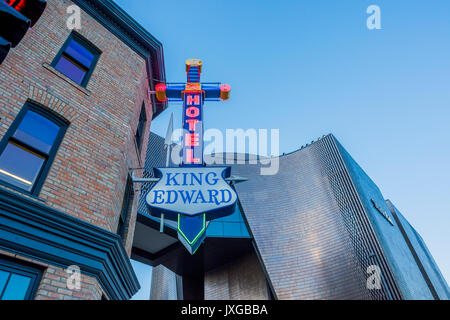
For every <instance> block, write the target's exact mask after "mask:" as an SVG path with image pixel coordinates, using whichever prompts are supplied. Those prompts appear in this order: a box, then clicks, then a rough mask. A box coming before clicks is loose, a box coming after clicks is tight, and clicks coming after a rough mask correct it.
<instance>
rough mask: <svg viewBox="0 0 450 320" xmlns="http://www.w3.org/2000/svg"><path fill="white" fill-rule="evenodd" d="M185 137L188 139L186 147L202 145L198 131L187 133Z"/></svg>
mask: <svg viewBox="0 0 450 320" xmlns="http://www.w3.org/2000/svg"><path fill="white" fill-rule="evenodd" d="M184 139H185V141H186V147H198V146H199V145H200V138H199V134H198V133H186V135H185V137H184Z"/></svg>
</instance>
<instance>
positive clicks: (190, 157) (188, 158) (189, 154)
mask: <svg viewBox="0 0 450 320" xmlns="http://www.w3.org/2000/svg"><path fill="white" fill-rule="evenodd" d="M185 151H186V161H187V163H199V162H200V159H197V158H194V150H192V149H185Z"/></svg>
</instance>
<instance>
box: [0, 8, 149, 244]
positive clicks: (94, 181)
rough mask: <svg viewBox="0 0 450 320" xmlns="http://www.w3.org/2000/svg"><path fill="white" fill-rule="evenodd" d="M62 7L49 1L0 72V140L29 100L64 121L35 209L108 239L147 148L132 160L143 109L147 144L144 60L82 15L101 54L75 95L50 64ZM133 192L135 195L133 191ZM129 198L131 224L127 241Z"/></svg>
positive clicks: (60, 37)
mask: <svg viewBox="0 0 450 320" xmlns="http://www.w3.org/2000/svg"><path fill="white" fill-rule="evenodd" d="M72 4H73V3H72V2H71V1H68V0H50V1H48V5H47V8H46V11H45V12H44V14H43V16H42V17H41V19H40V20H39V21H38V23H37V24H36V25H35V26H34V27H33V29H30V30H29V31H28V33H27V34H26V36H25V37H24V39H23V40H22V42H21V43H20V44H19V45H18V46H17V47H16V48H13V49H11V51H10V53H9V55H8V56H7V58H6V60H5V61H4V62H3V64H2V65H0V81H1V84H2V85H1V86H0V118H1V119H0V139H1V138H2V137H3V135H4V134H5V132H6V131H7V130H8V128H9V127H10V125H11V123H12V121H13V120H14V119H15V117H16V115H17V114H18V112H19V111H20V110H21V108H22V107H23V105H24V104H25V102H26V101H27V100H28V99H30V100H33V101H36V102H38V103H40V104H42V105H43V106H45V107H46V108H49V109H52V110H54V111H55V112H57V113H58V114H60V115H62V116H63V117H65V118H66V119H68V120H69V121H70V126H69V127H68V130H67V132H66V134H65V136H64V140H63V141H62V143H61V146H60V148H59V150H58V153H57V155H56V158H55V160H54V162H53V165H52V167H51V169H50V171H49V173H48V175H47V178H46V181H45V183H44V185H43V188H42V189H41V191H40V194H39V195H38V198H39V199H40V200H39V201H43V202H45V204H46V205H48V206H50V207H53V208H55V209H58V210H61V211H63V212H65V213H67V214H70V215H72V216H75V217H77V218H80V219H82V220H84V221H87V222H89V223H92V224H95V225H96V226H99V227H101V228H104V229H107V230H109V231H112V232H115V231H116V229H117V224H118V218H119V214H120V210H121V206H122V198H123V194H124V190H125V183H126V178H127V173H128V169H129V168H136V167H143V164H144V159H145V153H146V148H147V144H146V143H145V142H144V143H143V144H142V151H141V153H140V155H138V152H137V149H136V146H135V142H134V134H135V132H136V127H137V124H138V119H139V114H140V110H141V105H142V102H145V105H146V110H147V119H148V121H147V128H146V134H145V137H144V141H147V139H148V134H149V131H150V130H149V127H150V119H151V118H152V106H151V102H150V101H149V99H148V96H147V94H146V92H147V89H148V80H147V72H146V65H145V60H144V59H143V58H142V57H140V56H139V55H138V54H137V53H135V52H134V51H133V50H132V49H131V48H129V47H128V46H127V45H125V44H124V43H123V42H122V41H120V40H119V39H118V38H117V37H115V36H114V35H113V34H111V33H110V32H109V31H108V30H107V29H106V28H104V27H103V26H102V25H101V24H99V23H98V22H97V21H96V20H95V19H94V18H92V17H91V16H90V15H88V14H87V13H85V12H82V16H81V17H82V29H81V30H79V31H78V32H79V33H80V34H81V35H82V36H84V37H85V38H87V39H88V40H89V41H91V42H92V43H93V44H94V45H95V46H96V47H98V48H99V49H100V50H101V51H102V54H101V56H100V59H99V61H98V63H97V65H96V67H95V70H94V72H93V74H92V76H91V78H90V80H89V83H88V85H87V87H86V88H85V89H84V88H81V87H80V86H78V85H77V84H75V83H73V82H72V81H71V80H70V79H68V78H66V77H65V76H63V75H61V74H59V73H58V72H57V71H56V70H54V69H53V68H52V67H51V66H50V64H51V62H52V61H53V59H54V58H55V56H56V55H57V53H58V52H59V50H60V49H61V47H62V45H63V44H64V42H65V41H66V39H67V38H68V36H69V34H70V32H71V31H70V30H68V29H67V27H66V20H67V18H68V17H69V15H68V14H67V13H66V9H67V7H68V6H69V5H72ZM135 190H136V188H135ZM138 197H139V192H137V193H136V196H135V201H134V205H133V210H132V214H131V217H130V227H129V228H128V230H129V231H130V234H128V235H127V236H126V238H125V239H126V241H125V242H126V249H127V251H128V253H130V250H131V241H132V237H133V234H132V233H133V231H134V223H135V219H136V204H137V199H138Z"/></svg>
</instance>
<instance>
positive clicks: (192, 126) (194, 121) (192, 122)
mask: <svg viewBox="0 0 450 320" xmlns="http://www.w3.org/2000/svg"><path fill="white" fill-rule="evenodd" d="M197 122H198V120H197V119H187V120H186V123H188V124H189V131H195V125H196V124H197Z"/></svg>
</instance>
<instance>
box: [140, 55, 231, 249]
mask: <svg viewBox="0 0 450 320" xmlns="http://www.w3.org/2000/svg"><path fill="white" fill-rule="evenodd" d="M186 72H187V83H185V84H183V85H180V84H164V83H160V84H158V85H156V87H155V90H156V92H155V93H156V98H157V100H158V101H167V100H169V101H183V117H182V119H183V123H182V128H183V129H184V131H183V139H182V160H181V164H180V166H179V167H175V168H154V171H155V177H156V178H157V179H158V182H157V183H156V184H155V185H154V186H153V187H152V188H151V189H150V190H149V192H148V193H147V196H146V202H147V204H148V206H149V207H150V213H151V214H152V215H153V216H155V217H159V218H161V221H162V217H163V216H164V217H165V218H167V219H169V220H174V221H177V225H178V239H179V240H180V241H181V242H182V243H183V245H184V246H185V247H186V249H188V251H189V252H190V253H191V254H194V253H195V252H196V250H197V249H198V248H199V247H200V245H201V243H202V242H203V240H204V239H205V237H206V228H207V225H208V221H210V220H213V219H217V218H220V217H224V216H227V215H230V214H232V213H233V212H234V210H235V209H236V202H237V195H236V192H235V191H234V189H233V188H232V187H231V186H230V184H229V182H228V181H229V180H230V175H231V168H230V167H207V166H206V165H205V163H204V161H203V104H204V102H205V100H215V101H217V100H219V99H220V100H228V98H229V94H230V86H228V85H220V84H202V83H200V74H201V72H202V62H201V61H200V60H198V59H191V60H188V61H186Z"/></svg>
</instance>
